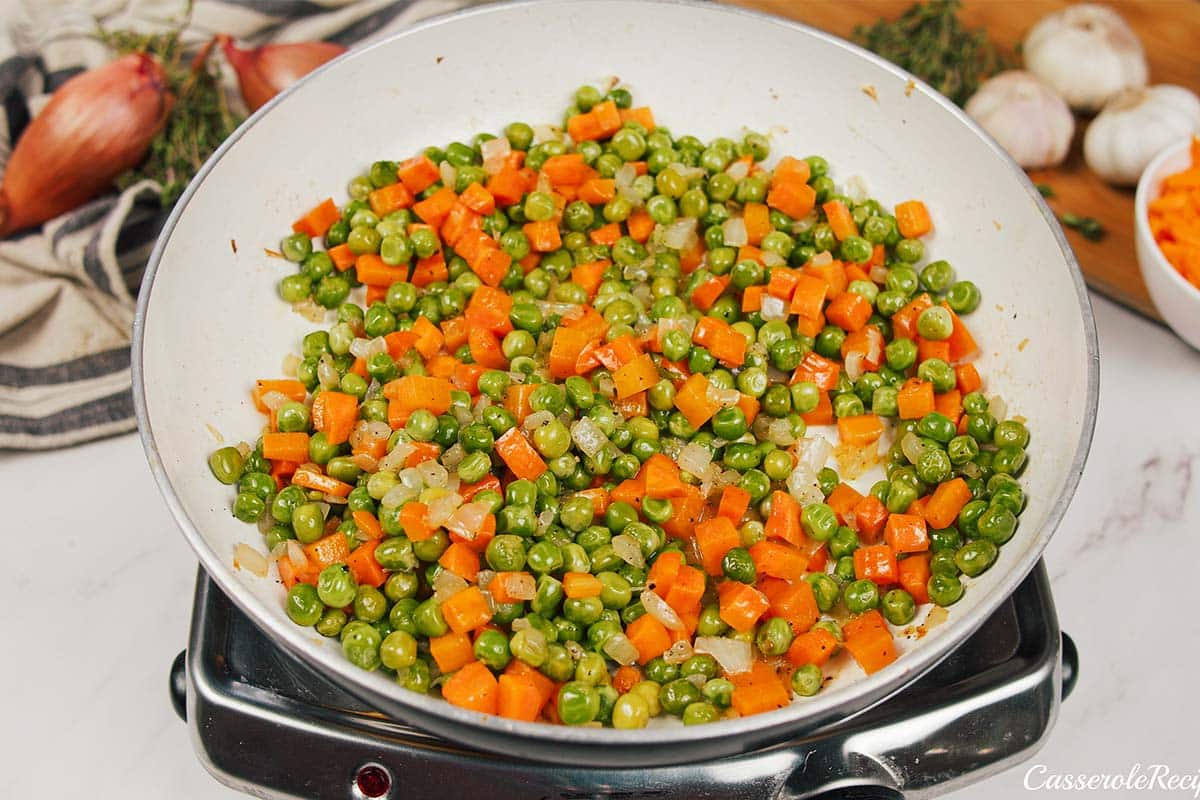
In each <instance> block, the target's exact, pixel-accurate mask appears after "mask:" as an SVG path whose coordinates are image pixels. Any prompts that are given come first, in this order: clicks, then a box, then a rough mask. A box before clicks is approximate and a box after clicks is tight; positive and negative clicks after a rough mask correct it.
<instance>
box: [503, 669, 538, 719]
mask: <svg viewBox="0 0 1200 800" xmlns="http://www.w3.org/2000/svg"><path fill="white" fill-rule="evenodd" d="M496 684H497V686H496V691H497V700H496V713H497V714H499V715H500V716H501V717H504V718H505V719H515V720H520V721H521V722H533V721H534V720H536V719H537V718H538V714H540V713H541V711H542V705H543V704H544V701H543V700H542V696H541V693H540V692H539V691H538V687H537V685H536V684H535V683H534V682H533V679H532V678H529V677H527V676H518V675H509V674H507V673H506V674H504V675H501V676H500V677H499V679H498V680H497V682H496Z"/></svg>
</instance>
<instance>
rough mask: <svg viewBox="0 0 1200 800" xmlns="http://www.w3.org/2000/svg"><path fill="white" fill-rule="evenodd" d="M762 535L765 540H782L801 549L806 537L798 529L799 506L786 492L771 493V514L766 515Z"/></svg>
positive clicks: (799, 528)
mask: <svg viewBox="0 0 1200 800" xmlns="http://www.w3.org/2000/svg"><path fill="white" fill-rule="evenodd" d="M763 533H764V534H765V535H766V536H767V538H772V539H783V540H784V541H785V542H788V543H790V544H793V545H795V546H797V547H801V546H803V545H804V544H805V540H806V537H805V535H804V531H803V530H802V529H801V527H800V504H799V503H798V502H797V501H796V499H795V498H794V497H792V496H791V495H790V494H788V493H787V492H784V491H781V490H778V489H777V490H775V491H774V492H772V493H771V513H770V514H768V515H767V521H766V524H765V525H764V526H763Z"/></svg>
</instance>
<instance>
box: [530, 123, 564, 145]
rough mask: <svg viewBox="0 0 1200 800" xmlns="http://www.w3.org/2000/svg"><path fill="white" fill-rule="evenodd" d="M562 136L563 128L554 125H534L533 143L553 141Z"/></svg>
mask: <svg viewBox="0 0 1200 800" xmlns="http://www.w3.org/2000/svg"><path fill="white" fill-rule="evenodd" d="M561 138H562V128H559V127H557V126H554V125H534V126H533V143H534V144H541V143H542V142H553V141H557V140H559V139H561Z"/></svg>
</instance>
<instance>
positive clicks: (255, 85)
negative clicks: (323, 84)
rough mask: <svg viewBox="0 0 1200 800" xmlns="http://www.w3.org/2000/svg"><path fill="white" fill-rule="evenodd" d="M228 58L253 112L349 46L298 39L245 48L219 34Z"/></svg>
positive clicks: (247, 104)
mask: <svg viewBox="0 0 1200 800" xmlns="http://www.w3.org/2000/svg"><path fill="white" fill-rule="evenodd" d="M218 39H219V41H220V42H221V47H222V48H224V50H225V57H226V58H227V59H229V63H230V64H231V65H232V66H233V70H234V72H236V73H237V79H238V88H239V89H241V92H242V99H243V100H245V101H246V106H247V107H248V108H249V109H250V110H251V111H257V110H258V109H259V108H261V107H262V106H264V105H266V103H267V101H268V100H270V99H271V98H272V97H274V96H275V95H277V94H279V93H280V92H281V91H283V90H284V89H286V88H287V87H289V86H291V85H292V84H293V83H295V82H296V81H298V80H300V79H301V78H303V77H304V76H305V75H307V74H308V73H310V72H312V71H313V70H314V69H316V68H317V67H319V66H321V65H322V64H324V63H325V62H326V61H332V60H333V59H335V58H337V57H338V56H340V55H341V54H342V53H344V52H346V48H344V47H342V46H341V45H338V44H330V43H329V42H295V43H292V44H267V45H263V46H262V47H256V48H254V49H252V50H243V49H242V48H240V47H238V46H237V45H235V44H234V43H233V40H232V39H230V38H229V37H228V36H225V35H222V36H220V37H218Z"/></svg>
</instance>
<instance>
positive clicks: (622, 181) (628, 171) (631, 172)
mask: <svg viewBox="0 0 1200 800" xmlns="http://www.w3.org/2000/svg"><path fill="white" fill-rule="evenodd" d="M635 180H637V168H636V167H634V166H633V164H622V165H621V166H620V167H619V168H618V169H617V171H616V173H615V174H614V175H613V183H614V185H615V186H616V188H618V189H621V188H626V189H628V188H632V186H633V182H634V181H635Z"/></svg>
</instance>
